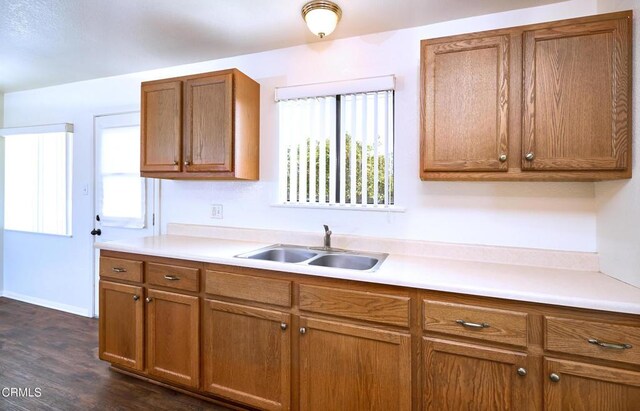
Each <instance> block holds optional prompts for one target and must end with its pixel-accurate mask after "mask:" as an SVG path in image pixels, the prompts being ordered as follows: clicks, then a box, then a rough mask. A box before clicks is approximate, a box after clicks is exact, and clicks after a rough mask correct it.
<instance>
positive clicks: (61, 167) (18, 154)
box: [0, 124, 72, 236]
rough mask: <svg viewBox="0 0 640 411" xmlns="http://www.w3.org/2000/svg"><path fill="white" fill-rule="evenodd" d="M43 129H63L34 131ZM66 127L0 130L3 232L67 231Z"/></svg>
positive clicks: (68, 139) (68, 151)
mask: <svg viewBox="0 0 640 411" xmlns="http://www.w3.org/2000/svg"><path fill="white" fill-rule="evenodd" d="M56 126H57V127H56ZM43 128H44V129H45V130H48V129H50V128H53V129H56V128H57V129H62V130H63V131H44V132H38V131H39V130H41V129H43ZM30 131H31V132H30ZM70 131H72V126H71V125H70V124H65V125H54V126H43V127H33V128H31V127H25V128H20V129H3V130H1V131H0V135H3V136H4V138H5V162H4V164H5V193H4V198H5V199H4V201H5V209H4V210H5V215H4V224H5V229H6V230H16V231H27V232H33V233H43V234H56V235H66V236H69V235H71V139H72V134H71V132H70Z"/></svg>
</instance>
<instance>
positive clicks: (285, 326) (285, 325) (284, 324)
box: [280, 323, 287, 331]
mask: <svg viewBox="0 0 640 411" xmlns="http://www.w3.org/2000/svg"><path fill="white" fill-rule="evenodd" d="M280 328H281V329H282V331H284V330H286V329H287V323H280Z"/></svg>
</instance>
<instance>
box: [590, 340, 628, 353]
mask: <svg viewBox="0 0 640 411" xmlns="http://www.w3.org/2000/svg"><path fill="white" fill-rule="evenodd" d="M587 341H589V344H595V345H597V346H600V347H602V348H609V349H612V350H628V349H630V348H633V345H631V344H616V343H608V342H604V341H599V340H596V339H595V338H589V339H588V340H587Z"/></svg>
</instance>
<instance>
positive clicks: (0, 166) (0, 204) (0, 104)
mask: <svg viewBox="0 0 640 411" xmlns="http://www.w3.org/2000/svg"><path fill="white" fill-rule="evenodd" d="M3 118H4V94H3V93H0V127H2V123H3ZM3 266H4V138H0V297H1V296H2V294H3V291H4V276H3Z"/></svg>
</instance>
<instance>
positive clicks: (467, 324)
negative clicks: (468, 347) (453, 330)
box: [456, 320, 490, 328]
mask: <svg viewBox="0 0 640 411" xmlns="http://www.w3.org/2000/svg"><path fill="white" fill-rule="evenodd" d="M456 322H457V323H458V324H460V325H461V326H463V327H467V328H489V327H490V326H489V324H487V323H470V322H468V321H465V320H456Z"/></svg>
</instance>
